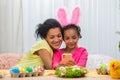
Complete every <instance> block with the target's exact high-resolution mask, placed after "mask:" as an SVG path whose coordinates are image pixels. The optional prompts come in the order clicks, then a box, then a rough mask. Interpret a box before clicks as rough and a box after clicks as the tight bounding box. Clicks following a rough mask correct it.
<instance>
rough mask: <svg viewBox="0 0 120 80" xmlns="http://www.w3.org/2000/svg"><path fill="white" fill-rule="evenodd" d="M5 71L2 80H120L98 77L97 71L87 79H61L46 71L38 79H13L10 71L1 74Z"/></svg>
mask: <svg viewBox="0 0 120 80" xmlns="http://www.w3.org/2000/svg"><path fill="white" fill-rule="evenodd" d="M2 71H4V73H5V74H4V78H2V79H0V80H120V79H112V78H111V77H110V76H109V75H98V74H97V73H96V71H95V70H91V71H89V72H88V73H87V74H86V75H85V77H81V78H59V77H57V76H56V75H55V74H54V73H55V71H54V70H45V72H44V74H43V76H38V77H25V78H11V77H10V74H9V71H8V70H0V73H1V72H2Z"/></svg>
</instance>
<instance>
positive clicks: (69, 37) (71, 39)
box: [64, 29, 79, 49]
mask: <svg viewBox="0 0 120 80" xmlns="http://www.w3.org/2000/svg"><path fill="white" fill-rule="evenodd" d="M78 40H79V36H78V34H77V32H76V31H75V29H68V30H65V31H64V42H65V44H66V48H69V49H75V48H76V47H77V43H78Z"/></svg>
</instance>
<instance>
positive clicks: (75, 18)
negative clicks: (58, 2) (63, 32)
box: [57, 7, 81, 27]
mask: <svg viewBox="0 0 120 80" xmlns="http://www.w3.org/2000/svg"><path fill="white" fill-rule="evenodd" d="M80 16H81V12H80V8H79V7H75V8H74V10H73V11H72V16H71V19H70V21H68V18H67V14H66V10H65V8H59V9H58V12H57V17H58V20H59V22H60V23H61V25H62V27H64V26H66V25H68V24H75V25H77V24H78V23H79V18H80Z"/></svg>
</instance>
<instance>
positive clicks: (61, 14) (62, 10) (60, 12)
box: [57, 8, 68, 27]
mask: <svg viewBox="0 0 120 80" xmlns="http://www.w3.org/2000/svg"><path fill="white" fill-rule="evenodd" d="M57 17H58V19H59V21H60V23H61V25H62V27H64V26H66V25H67V24H68V20H67V14H66V11H65V8H59V9H58V12H57Z"/></svg>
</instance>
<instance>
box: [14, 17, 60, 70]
mask: <svg viewBox="0 0 120 80" xmlns="http://www.w3.org/2000/svg"><path fill="white" fill-rule="evenodd" d="M35 33H36V35H37V38H39V37H40V38H41V39H43V40H40V41H38V42H37V43H36V44H34V45H33V46H32V48H31V49H30V50H29V51H28V52H27V54H26V55H25V57H24V58H23V59H22V60H21V61H20V62H19V63H18V64H17V65H16V66H15V67H23V68H25V67H32V66H34V67H37V66H42V67H44V68H45V69H52V56H53V51H55V50H57V49H59V48H60V46H61V44H62V28H61V25H60V24H59V22H58V21H57V20H55V19H47V20H46V21H45V22H44V23H43V24H39V25H38V28H37V29H36V32H35Z"/></svg>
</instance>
